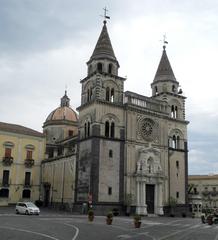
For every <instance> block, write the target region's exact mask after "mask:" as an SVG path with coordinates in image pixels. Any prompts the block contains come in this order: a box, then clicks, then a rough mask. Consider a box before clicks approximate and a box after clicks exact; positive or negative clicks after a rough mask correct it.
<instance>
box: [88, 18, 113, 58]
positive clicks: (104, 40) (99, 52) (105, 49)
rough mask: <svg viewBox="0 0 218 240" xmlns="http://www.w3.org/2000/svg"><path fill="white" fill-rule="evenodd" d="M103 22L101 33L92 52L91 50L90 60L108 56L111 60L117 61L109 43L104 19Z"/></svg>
mask: <svg viewBox="0 0 218 240" xmlns="http://www.w3.org/2000/svg"><path fill="white" fill-rule="evenodd" d="M103 23H104V25H103V28H102V31H101V34H100V36H99V38H98V41H97V44H96V46H95V49H94V52H93V54H92V56H91V58H90V60H93V59H102V58H109V59H111V60H115V61H117V59H116V57H115V55H114V50H113V48H112V45H111V41H110V37H109V34H108V31H107V26H106V23H107V21H106V20H104V22H103Z"/></svg>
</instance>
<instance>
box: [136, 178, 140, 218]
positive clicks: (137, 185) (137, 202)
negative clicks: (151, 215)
mask: <svg viewBox="0 0 218 240" xmlns="http://www.w3.org/2000/svg"><path fill="white" fill-rule="evenodd" d="M136 197H137V199H136V213H137V214H140V183H139V181H137V182H136Z"/></svg>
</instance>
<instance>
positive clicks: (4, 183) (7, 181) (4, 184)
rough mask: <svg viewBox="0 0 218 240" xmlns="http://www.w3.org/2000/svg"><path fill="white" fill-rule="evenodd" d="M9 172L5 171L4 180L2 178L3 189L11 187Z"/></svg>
mask: <svg viewBox="0 0 218 240" xmlns="http://www.w3.org/2000/svg"><path fill="white" fill-rule="evenodd" d="M9 174H10V171H9V170H4V171H3V178H2V185H3V187H8V186H9Z"/></svg>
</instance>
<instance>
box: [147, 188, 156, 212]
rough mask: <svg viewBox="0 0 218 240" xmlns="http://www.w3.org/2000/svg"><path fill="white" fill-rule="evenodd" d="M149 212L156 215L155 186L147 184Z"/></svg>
mask: <svg viewBox="0 0 218 240" xmlns="http://www.w3.org/2000/svg"><path fill="white" fill-rule="evenodd" d="M146 204H147V212H148V213H154V185H153V184H146Z"/></svg>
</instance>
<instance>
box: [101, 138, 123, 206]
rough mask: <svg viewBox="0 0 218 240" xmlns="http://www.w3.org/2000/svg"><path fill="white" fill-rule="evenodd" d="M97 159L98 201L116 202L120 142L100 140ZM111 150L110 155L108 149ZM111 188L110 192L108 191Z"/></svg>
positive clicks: (118, 180)
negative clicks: (98, 158) (98, 157)
mask: <svg viewBox="0 0 218 240" xmlns="http://www.w3.org/2000/svg"><path fill="white" fill-rule="evenodd" d="M100 145H101V149H100V160H99V198H98V200H99V201H100V202H118V201H119V192H120V191H119V185H120V179H119V176H120V142H115V141H108V140H101V141H100ZM110 150H111V151H112V157H110V156H109V151H110ZM109 188H111V194H110V193H109Z"/></svg>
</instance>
